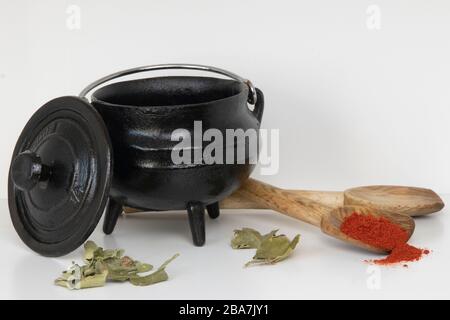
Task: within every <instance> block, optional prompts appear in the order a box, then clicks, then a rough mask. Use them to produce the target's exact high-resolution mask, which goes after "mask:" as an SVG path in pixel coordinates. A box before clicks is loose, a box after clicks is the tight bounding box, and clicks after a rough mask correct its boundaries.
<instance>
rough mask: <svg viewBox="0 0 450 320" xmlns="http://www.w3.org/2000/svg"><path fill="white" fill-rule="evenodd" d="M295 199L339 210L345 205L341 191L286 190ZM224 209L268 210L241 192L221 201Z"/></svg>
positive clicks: (238, 191) (262, 204)
mask: <svg viewBox="0 0 450 320" xmlns="http://www.w3.org/2000/svg"><path fill="white" fill-rule="evenodd" d="M284 191H287V192H289V193H290V194H291V195H292V196H293V197H295V196H298V197H299V198H300V199H301V198H308V199H310V200H313V201H316V202H319V203H321V204H323V205H326V206H327V207H330V208H338V207H341V206H342V205H343V204H344V193H343V192H339V191H309V190H284ZM220 207H221V208H222V209H268V208H267V206H266V205H265V204H264V203H261V202H255V201H253V200H252V199H249V198H247V197H246V196H244V195H243V194H242V193H241V192H240V190H237V191H236V192H234V193H233V194H232V195H231V196H229V197H227V198H225V199H223V200H222V201H220Z"/></svg>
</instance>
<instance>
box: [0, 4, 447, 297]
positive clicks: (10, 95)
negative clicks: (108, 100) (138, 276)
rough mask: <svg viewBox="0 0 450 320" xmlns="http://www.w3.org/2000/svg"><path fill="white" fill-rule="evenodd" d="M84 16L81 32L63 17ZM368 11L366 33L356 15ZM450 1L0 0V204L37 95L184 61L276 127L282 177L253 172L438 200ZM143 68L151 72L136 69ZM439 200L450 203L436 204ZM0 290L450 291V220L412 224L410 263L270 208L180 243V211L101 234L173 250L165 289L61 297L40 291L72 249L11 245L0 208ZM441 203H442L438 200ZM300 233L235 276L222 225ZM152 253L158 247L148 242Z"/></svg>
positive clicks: (131, 246)
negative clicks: (235, 89) (402, 189)
mask: <svg viewBox="0 0 450 320" xmlns="http://www.w3.org/2000/svg"><path fill="white" fill-rule="evenodd" d="M71 5H76V6H78V7H79V8H80V10H81V25H80V27H81V28H80V29H74V30H73V29H71V28H68V26H67V20H68V18H69V17H70V14H68V13H67V12H66V10H67V9H68V8H69V7H70V6H71ZM370 5H377V6H378V8H379V9H380V12H381V24H380V29H379V30H372V29H370V28H368V27H367V20H368V19H369V18H370V17H369V15H368V13H367V9H368V7H369V6H370ZM449 39H450V2H449V1H447V0H423V1H418V0H377V1H375V0H371V1H366V0H341V1H335V0H314V1H312V0H311V1H262V0H251V1H249V0H247V1H243V0H227V1H208V0H194V1H185V0H184V1H183V0H177V1H175V0H168V1H144V0H141V1H131V0H128V1H117V0H114V1H113V0H101V1H99V0H97V1H92V0H89V1H88V0H84V1H82V0H70V1H61V0H47V1H45V0H41V1H31V0H30V1H24V0H16V1H7V0H0V103H1V109H0V112H1V113H2V116H1V117H0V150H2V152H1V153H0V198H6V197H7V195H6V185H7V184H6V179H7V172H8V167H9V162H10V156H11V153H12V151H13V148H14V145H15V142H16V139H17V137H18V135H19V134H20V132H21V130H22V128H23V126H24V125H25V123H26V121H27V120H28V119H29V118H30V116H31V115H32V114H33V112H35V111H36V110H37V109H38V108H39V107H40V106H41V105H42V104H43V103H45V102H46V101H48V100H50V99H52V98H55V97H57V96H61V95H76V94H78V93H79V91H80V90H81V89H82V88H83V87H84V86H85V85H87V84H89V83H90V82H91V81H93V80H96V79H97V78H99V77H101V76H103V75H106V74H109V73H111V72H114V71H118V70H121V69H125V68H129V67H135V66H140V65H146V64H159V63H168V62H187V63H200V64H207V65H213V66H217V67H222V68H225V69H229V70H230V71H233V72H235V73H237V74H240V75H242V76H244V77H247V78H249V79H251V80H252V81H253V82H254V83H255V84H256V85H257V86H258V87H260V88H261V89H262V90H263V91H264V93H265V97H266V107H265V114H264V119H263V126H264V127H265V128H276V129H279V130H280V138H281V140H280V171H279V173H278V174H277V175H274V176H265V177H262V179H263V180H266V181H268V182H271V183H273V184H276V185H278V186H282V187H288V188H310V189H330V190H332V189H335V190H339V189H345V188H347V187H351V186H356V185H366V184H403V185H417V186H423V187H430V188H433V189H435V190H436V191H437V192H439V193H441V194H444V193H450V162H449V159H450V147H449V144H448V139H449V137H450V134H449V133H450V127H449V119H450V90H449V83H450V41H449ZM149 76H150V75H149ZM444 200H446V201H450V197H449V196H447V197H444ZM0 211H1V217H0V251H1V252H2V255H3V256H7V257H8V259H7V261H6V260H5V259H3V261H2V262H0V274H2V275H3V276H4V279H3V284H2V286H1V289H0V298H68V299H71V298H154V299H158V298H159V299H164V298H185V299H186V298H224V299H227V298H399V297H400V298H401V297H402V298H420V297H422V298H441V297H446V298H448V297H449V290H448V288H449V286H450V283H449V280H448V279H449V278H448V263H449V261H450V258H449V250H448V242H449V239H448V234H449V228H450V227H449V219H448V217H447V215H448V214H449V213H445V210H444V212H443V213H440V214H436V215H433V216H430V217H427V218H422V219H417V220H416V231H415V234H414V236H413V238H412V242H413V243H414V244H416V245H418V246H422V247H429V248H430V249H432V250H433V252H432V254H431V255H430V256H429V257H426V258H425V259H424V260H423V261H421V262H418V263H415V264H411V265H410V268H408V269H404V268H401V267H400V268H392V269H391V268H383V269H381V273H380V279H381V286H380V287H379V288H378V289H379V290H378V289H376V290H372V289H371V288H370V287H369V286H367V281H368V280H369V278H370V276H371V273H370V270H369V273H368V269H367V268H368V266H367V264H365V263H363V262H362V260H363V259H366V258H373V257H374V256H373V255H371V254H369V253H367V252H365V251H362V250H358V249H354V248H350V247H348V246H346V245H344V244H342V243H339V242H337V241H335V240H333V239H330V238H327V237H325V236H323V235H322V234H321V233H320V231H318V230H316V229H315V228H313V227H311V226H308V225H305V224H304V223H302V222H300V221H295V220H292V219H288V218H284V217H282V216H281V215H277V214H275V213H270V212H265V213H264V212H261V211H257V212H253V213H248V212H239V211H234V212H226V213H225V214H223V216H222V217H221V218H220V219H219V220H217V221H210V220H208V222H207V241H206V246H205V247H203V248H196V247H194V246H193V245H192V243H191V239H190V234H189V229H188V225H187V217H186V215H185V214H182V213H167V214H157V215H155V214H153V215H152V214H149V215H139V214H138V215H135V216H131V217H128V218H124V219H121V220H120V221H119V224H118V228H117V230H116V231H115V232H114V234H113V235H111V236H104V235H103V233H102V232H101V230H100V227H101V225H100V226H99V227H98V228H97V230H96V231H95V233H94V234H93V235H92V239H94V240H96V241H97V242H98V243H99V244H101V245H104V246H106V247H108V248H111V247H123V248H125V249H126V250H127V252H128V253H129V254H130V255H131V256H133V257H136V258H140V259H142V260H144V261H149V262H151V263H154V264H155V265H158V264H159V263H160V262H162V261H163V260H164V259H166V258H167V257H169V256H170V255H172V254H173V253H175V252H177V251H178V252H180V253H181V256H180V258H179V259H177V260H175V261H174V262H173V264H172V265H170V266H169V268H168V272H169V274H170V276H171V279H170V281H169V282H167V283H164V284H159V285H156V286H153V287H148V288H134V287H132V286H131V285H128V284H123V285H120V284H109V285H108V286H107V287H105V288H99V289H93V290H86V291H83V292H77V293H73V292H68V291H66V290H65V289H63V288H57V287H55V286H53V285H52V281H53V279H54V277H55V276H57V275H58V273H59V272H60V271H61V270H62V269H64V268H65V267H66V266H67V265H68V264H70V261H71V260H73V259H75V260H77V259H78V258H79V257H80V254H81V249H78V250H77V251H75V252H73V253H72V254H70V255H69V256H66V257H63V258H58V259H49V258H44V257H41V256H38V255H36V254H34V253H32V252H31V251H30V250H29V249H28V248H26V246H25V245H24V244H23V243H22V242H21V241H20V240H19V238H18V236H17V235H16V233H15V231H14V229H13V228H12V226H11V222H10V220H9V216H8V209H7V205H6V201H5V200H2V201H0ZM446 211H448V209H446ZM243 226H248V227H255V228H257V229H259V230H261V231H262V232H267V231H269V230H270V229H272V228H276V227H278V228H280V229H281V231H282V232H285V233H286V234H288V235H289V236H290V237H293V236H294V235H295V233H301V234H302V240H301V244H300V246H299V248H298V250H296V251H295V253H294V255H293V256H292V257H291V258H290V259H288V260H286V261H284V262H283V263H280V264H279V265H277V266H268V267H261V268H251V269H242V268H241V265H242V264H244V263H245V262H246V261H247V260H248V259H249V258H250V257H251V256H252V253H251V252H246V251H233V250H231V249H230V248H229V246H228V243H229V239H230V237H231V235H232V230H233V229H235V228H240V227H243ZM161 248H162V249H161Z"/></svg>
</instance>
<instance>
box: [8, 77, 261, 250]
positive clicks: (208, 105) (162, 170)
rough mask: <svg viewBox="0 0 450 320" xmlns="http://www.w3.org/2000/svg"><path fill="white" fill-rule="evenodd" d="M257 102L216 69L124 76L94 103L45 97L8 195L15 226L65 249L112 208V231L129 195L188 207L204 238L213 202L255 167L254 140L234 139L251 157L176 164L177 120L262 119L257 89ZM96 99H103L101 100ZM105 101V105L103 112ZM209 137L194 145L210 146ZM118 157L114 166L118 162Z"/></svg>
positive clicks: (146, 204)
mask: <svg viewBox="0 0 450 320" xmlns="http://www.w3.org/2000/svg"><path fill="white" fill-rule="evenodd" d="M257 95H258V102H257V104H256V106H255V108H254V110H253V111H250V109H249V108H248V106H247V100H248V96H249V93H248V87H247V86H246V85H245V84H243V83H240V82H237V81H233V80H224V79H217V78H208V77H160V78H150V79H142V80H133V81H126V82H119V83H115V84H111V85H108V86H105V87H103V88H101V89H99V90H97V91H96V92H95V93H94V94H93V96H92V104H90V103H88V102H87V100H85V99H81V98H78V97H61V98H57V99H54V100H52V101H50V102H48V103H46V104H45V105H44V106H43V107H41V108H40V109H39V110H38V111H37V112H36V113H35V114H34V115H33V116H32V118H31V119H30V120H29V122H28V123H27V125H26V126H25V128H24V129H23V131H22V133H21V135H20V137H19V139H18V141H17V144H16V147H15V149H14V153H13V157H12V161H11V167H10V175H9V179H8V204H9V209H10V214H11V219H12V221H13V224H14V227H15V229H16V231H17V233H18V234H19V236H20V237H21V238H22V240H23V241H24V242H25V243H26V244H27V245H28V246H29V247H30V248H32V249H33V250H35V251H36V252H38V253H40V254H42V255H46V256H60V255H64V254H67V253H69V252H71V251H73V250H74V249H76V248H77V247H79V246H80V245H81V244H82V243H83V242H84V241H86V239H87V238H88V237H89V235H90V234H91V233H92V231H93V230H94V228H95V227H96V225H97V224H98V221H99V218H100V216H101V214H102V213H103V211H104V209H105V206H106V205H107V201H108V198H109V204H108V208H107V209H106V210H105V219H104V225H103V230H104V232H105V233H106V234H110V233H111V232H112V231H113V230H114V227H115V225H116V222H117V218H118V216H119V215H120V213H121V212H122V206H123V205H128V206H132V207H136V208H141V209H149V210H172V209H184V210H187V212H188V220H189V224H190V226H191V231H192V237H193V241H194V244H195V245H198V246H201V245H203V244H204V242H205V208H206V210H207V211H208V214H209V216H210V217H211V218H217V217H218V216H219V214H220V212H219V207H218V201H220V200H222V199H223V198H225V197H226V196H228V195H230V194H231V193H232V192H233V191H235V190H236V189H237V188H238V187H239V185H240V183H241V182H242V181H243V180H244V179H246V178H247V177H248V176H249V175H250V173H251V171H252V170H253V168H254V165H252V164H250V163H249V159H251V158H252V157H256V156H257V154H249V153H248V150H249V148H248V141H247V140H245V141H241V142H240V143H242V145H238V143H237V142H236V141H235V140H233V141H231V142H229V141H228V144H225V145H224V150H223V152H224V154H226V153H227V152H231V151H233V152H235V151H236V149H237V148H238V147H241V146H244V147H245V148H246V150H247V153H246V154H245V155H244V156H243V158H242V159H244V160H245V161H244V162H243V163H242V164H216V163H214V164H208V163H205V162H201V161H200V162H196V163H190V164H175V163H173V162H172V159H171V152H172V150H173V149H174V147H175V146H176V145H177V144H178V143H179V141H172V140H171V134H172V132H173V131H174V130H176V129H185V130H187V132H188V133H190V134H191V136H192V137H194V134H193V128H194V121H201V122H202V129H203V132H204V131H205V130H207V129H210V128H211V129H217V130H219V131H220V132H221V133H222V134H223V136H225V131H226V130H227V129H243V130H247V129H259V126H260V121H261V117H262V113H263V107H264V97H263V94H262V92H261V91H260V90H258V89H257ZM93 106H94V107H95V108H94V107H93ZM97 111H98V112H97ZM209 143H210V142H209V141H208V142H202V143H200V144H199V145H198V146H194V145H191V146H190V147H188V148H187V149H185V151H186V152H187V151H192V154H195V152H194V150H203V148H204V147H205V146H206V145H208V144H209ZM113 158H114V166H113Z"/></svg>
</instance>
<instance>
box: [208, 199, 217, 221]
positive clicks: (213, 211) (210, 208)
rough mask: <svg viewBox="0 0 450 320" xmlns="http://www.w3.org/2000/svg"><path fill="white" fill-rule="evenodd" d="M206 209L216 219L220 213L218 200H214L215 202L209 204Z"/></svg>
mask: <svg viewBox="0 0 450 320" xmlns="http://www.w3.org/2000/svg"><path fill="white" fill-rule="evenodd" d="M206 210H207V211H208V215H209V217H210V218H211V219H216V218H218V217H219V215H220V210H219V203H218V202H214V203H211V204H209V205H207V206H206Z"/></svg>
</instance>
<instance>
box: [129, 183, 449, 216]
mask: <svg viewBox="0 0 450 320" xmlns="http://www.w3.org/2000/svg"><path fill="white" fill-rule="evenodd" d="M285 191H287V192H289V194H290V195H291V197H294V198H295V197H299V198H302V199H305V198H306V199H310V200H313V201H316V202H319V203H321V204H323V205H325V206H328V207H330V208H339V207H341V206H343V205H362V206H365V207H371V208H375V209H380V210H383V211H391V212H396V213H403V214H407V215H409V216H412V217H415V216H421V215H426V214H430V213H433V212H437V211H440V210H442V208H443V207H444V202H443V201H442V199H441V198H440V197H439V196H438V195H437V194H436V193H435V192H434V191H433V190H430V189H425V188H416V187H405V186H365V187H357V188H351V189H347V190H345V191H344V192H339V191H307V190H285ZM220 207H221V208H223V209H269V208H268V207H267V206H266V205H265V204H264V203H260V202H255V201H253V200H252V199H249V198H247V197H246V196H245V195H243V194H242V193H241V191H240V190H237V191H236V192H235V193H233V194H232V195H231V196H229V197H227V198H225V199H224V200H222V201H221V202H220ZM124 211H125V213H132V212H139V211H142V210H138V209H134V208H129V207H125V208H124Z"/></svg>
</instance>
